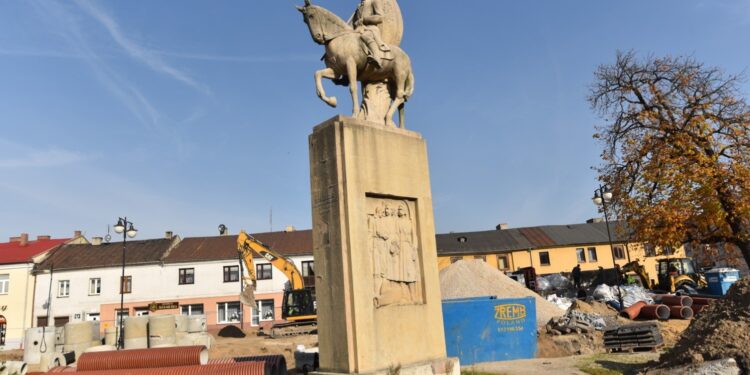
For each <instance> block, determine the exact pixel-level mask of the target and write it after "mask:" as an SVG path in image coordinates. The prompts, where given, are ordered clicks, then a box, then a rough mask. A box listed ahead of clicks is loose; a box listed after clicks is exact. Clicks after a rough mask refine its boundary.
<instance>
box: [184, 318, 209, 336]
mask: <svg viewBox="0 0 750 375" xmlns="http://www.w3.org/2000/svg"><path fill="white" fill-rule="evenodd" d="M207 329H208V327H207V326H206V316H205V315H191V316H190V317H189V322H188V332H189V333H198V332H206V331H207Z"/></svg>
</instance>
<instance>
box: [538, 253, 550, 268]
mask: <svg viewBox="0 0 750 375" xmlns="http://www.w3.org/2000/svg"><path fill="white" fill-rule="evenodd" d="M539 263H541V265H543V266H549V265H550V262H549V251H542V252H541V253H539Z"/></svg>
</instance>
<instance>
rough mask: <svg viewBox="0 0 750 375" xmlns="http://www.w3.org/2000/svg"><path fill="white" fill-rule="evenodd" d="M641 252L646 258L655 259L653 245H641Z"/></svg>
mask: <svg viewBox="0 0 750 375" xmlns="http://www.w3.org/2000/svg"><path fill="white" fill-rule="evenodd" d="M643 251H644V252H645V253H646V256H647V257H655V256H656V248H655V247H654V245H652V244H650V243H647V244H645V245H643Z"/></svg>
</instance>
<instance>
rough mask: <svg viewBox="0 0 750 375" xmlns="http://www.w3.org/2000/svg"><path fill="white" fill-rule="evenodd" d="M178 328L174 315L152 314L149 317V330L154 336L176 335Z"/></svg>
mask: <svg viewBox="0 0 750 375" xmlns="http://www.w3.org/2000/svg"><path fill="white" fill-rule="evenodd" d="M176 328H177V327H176V325H175V317H174V315H152V316H149V317H148V331H149V335H151V336H152V337H153V336H159V337H165V336H174V334H175V332H176Z"/></svg>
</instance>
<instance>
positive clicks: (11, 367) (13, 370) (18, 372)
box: [0, 361, 29, 375]
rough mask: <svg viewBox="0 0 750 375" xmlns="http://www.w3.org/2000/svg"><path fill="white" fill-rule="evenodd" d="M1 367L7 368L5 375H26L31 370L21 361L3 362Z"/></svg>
mask: <svg viewBox="0 0 750 375" xmlns="http://www.w3.org/2000/svg"><path fill="white" fill-rule="evenodd" d="M0 367H5V370H4V371H3V374H8V375H26V372H27V371H28V370H29V369H28V366H26V363H24V362H21V361H7V362H3V363H2V365H0Z"/></svg>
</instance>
